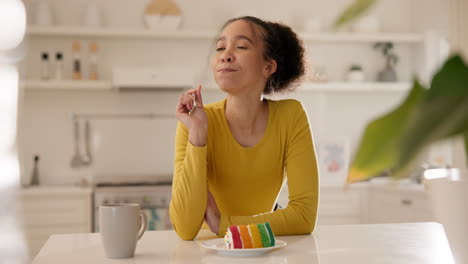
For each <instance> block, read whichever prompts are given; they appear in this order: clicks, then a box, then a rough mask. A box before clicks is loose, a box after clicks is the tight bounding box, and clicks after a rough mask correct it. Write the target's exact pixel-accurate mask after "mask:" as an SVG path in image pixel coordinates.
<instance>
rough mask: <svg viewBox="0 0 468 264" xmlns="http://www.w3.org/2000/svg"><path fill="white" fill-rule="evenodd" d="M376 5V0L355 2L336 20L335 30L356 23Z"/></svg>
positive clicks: (357, 0) (358, 0)
mask: <svg viewBox="0 0 468 264" xmlns="http://www.w3.org/2000/svg"><path fill="white" fill-rule="evenodd" d="M375 3H376V1H375V0H355V1H354V2H353V3H352V4H351V5H349V6H348V7H347V8H346V9H345V10H344V11H343V12H342V13H341V15H340V16H339V17H338V18H337V19H336V20H335V23H334V25H333V28H334V29H335V30H337V29H339V28H340V27H342V26H343V25H345V24H347V23H349V22H351V21H354V20H355V19H357V18H358V17H359V16H361V15H362V14H364V13H365V12H366V11H367V10H369V8H371V7H372V6H373V5H374V4H375Z"/></svg>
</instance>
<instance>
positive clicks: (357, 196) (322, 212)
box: [317, 186, 365, 225]
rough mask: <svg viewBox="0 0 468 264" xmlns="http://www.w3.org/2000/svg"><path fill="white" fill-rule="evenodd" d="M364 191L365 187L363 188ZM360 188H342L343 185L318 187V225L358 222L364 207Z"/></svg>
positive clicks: (363, 198)
mask: <svg viewBox="0 0 468 264" xmlns="http://www.w3.org/2000/svg"><path fill="white" fill-rule="evenodd" d="M364 191H365V189H364ZM363 195H365V192H363V189H362V188H358V189H350V190H344V189H343V187H338V186H337V187H332V186H325V187H321V188H320V196H319V209H318V210H319V213H318V219H317V224H318V225H338V224H360V223H361V215H362V214H363V211H364V210H365V208H363V204H362V202H363V201H365V197H362V196H363Z"/></svg>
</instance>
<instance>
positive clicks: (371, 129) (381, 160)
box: [335, 0, 468, 263]
mask: <svg viewBox="0 0 468 264" xmlns="http://www.w3.org/2000/svg"><path fill="white" fill-rule="evenodd" d="M375 2H376V1H375V0H355V1H354V2H353V3H352V4H351V5H350V6H349V7H348V8H347V9H345V11H344V12H343V13H342V14H341V15H340V16H339V17H338V19H337V20H336V22H335V27H340V26H341V25H343V24H346V23H348V22H349V21H352V20H354V19H356V17H359V16H360V15H361V14H363V13H365V11H367V10H368V9H369V8H370V7H371V6H372V5H373V4H374V3H375ZM431 79H432V80H431V83H430V85H429V87H427V88H426V87H424V85H422V84H421V83H420V82H419V81H418V80H417V79H415V80H414V81H413V86H412V89H411V91H410V92H409V93H408V95H407V97H406V98H405V99H404V100H403V102H402V103H401V104H400V105H399V106H397V107H396V108H395V109H393V110H391V111H390V112H388V113H387V114H384V115H382V116H380V117H377V118H376V119H374V120H373V121H371V122H370V123H369V124H368V125H367V127H366V129H365V131H364V133H363V135H362V138H361V141H360V143H359V145H358V148H357V151H356V152H355V155H354V158H353V161H352V163H351V166H350V170H349V174H348V178H347V182H348V183H353V182H358V181H363V180H368V179H370V178H373V177H376V176H377V175H379V174H381V173H382V172H386V171H390V175H391V176H392V177H394V178H396V179H401V178H407V177H409V176H410V175H411V173H410V172H411V170H412V169H413V168H414V167H415V165H416V164H417V163H418V162H419V160H420V157H421V155H422V153H423V152H424V150H425V149H426V147H427V146H429V145H430V144H431V143H434V142H437V141H439V140H443V139H447V138H451V137H454V136H463V138H464V140H465V150H466V153H467V154H468V66H467V64H466V62H465V61H464V60H463V58H462V56H461V55H460V54H452V55H451V56H449V57H448V58H447V59H446V60H445V62H444V63H443V65H442V67H441V68H440V69H439V70H438V71H437V72H436V73H435V74H434V75H433V76H432V78H431ZM467 157H468V155H467ZM466 171H467V170H466V168H459V170H454V169H435V170H427V171H425V172H424V175H425V181H426V186H427V187H428V189H429V193H430V196H431V200H432V205H433V209H434V214H435V215H434V216H435V217H436V219H437V221H439V222H440V223H442V224H443V225H444V228H445V231H446V233H447V237H448V240H449V244H450V247H451V249H452V253H453V255H454V257H455V260H456V262H457V263H468V252H467V251H466V249H465V247H466V245H467V244H468V236H467V235H466V234H468V225H467V223H468V206H467V201H468V179H467V178H468V173H467V172H466Z"/></svg>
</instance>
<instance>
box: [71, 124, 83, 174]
mask: <svg viewBox="0 0 468 264" xmlns="http://www.w3.org/2000/svg"><path fill="white" fill-rule="evenodd" d="M73 127H74V139H75V141H74V145H75V154H74V155H73V157H72V160H71V162H70V167H72V168H79V167H81V166H83V160H82V159H81V155H80V147H79V144H80V127H79V123H78V120H77V119H75V120H74V122H73Z"/></svg>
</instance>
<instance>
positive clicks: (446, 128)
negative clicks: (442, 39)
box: [347, 55, 468, 183]
mask: <svg viewBox="0 0 468 264" xmlns="http://www.w3.org/2000/svg"><path fill="white" fill-rule="evenodd" d="M467 131H468V67H467V65H466V64H465V63H464V62H463V59H462V58H461V57H460V56H458V55H454V56H451V57H449V58H448V59H447V61H446V62H445V63H444V65H443V66H442V68H441V69H440V70H439V71H438V72H437V73H436V74H435V75H434V77H433V79H432V82H431V86H430V88H429V90H427V91H425V90H424V88H422V86H421V85H420V84H419V83H418V82H417V81H415V82H414V85H413V89H412V90H411V92H410V94H409V95H408V96H407V98H406V99H405V101H404V103H403V104H401V105H400V106H399V107H397V108H396V109H395V110H393V111H392V112H390V113H389V114H387V115H384V116H382V117H380V118H378V119H376V120H374V121H372V122H371V123H369V125H368V126H367V128H366V130H365V132H364V135H363V137H362V139H361V143H360V145H359V147H358V150H357V152H356V155H355V158H354V160H353V162H352V165H351V169H350V172H349V174H348V180H347V181H348V183H352V182H355V181H361V180H366V179H369V178H372V177H374V176H375V175H377V174H379V173H381V172H383V171H385V170H388V169H392V172H391V173H392V176H393V177H395V178H403V177H408V176H409V173H408V172H409V171H410V170H411V169H412V167H413V165H414V164H415V163H416V162H417V161H418V157H419V156H420V155H421V153H422V151H423V150H424V148H425V147H427V146H428V145H429V144H430V143H433V142H435V141H438V140H442V139H445V138H449V137H452V136H455V135H459V134H464V137H465V150H466V151H467V153H468V143H467V142H468V132H467Z"/></svg>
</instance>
